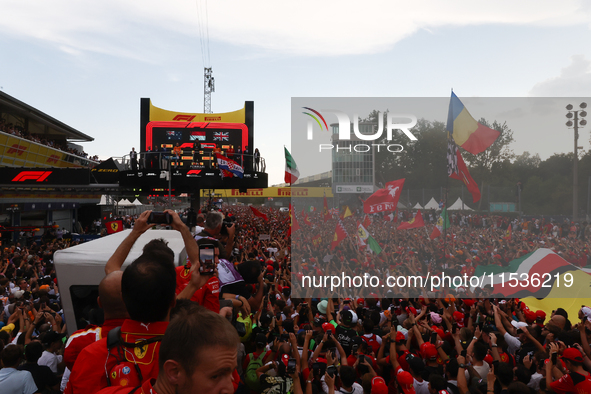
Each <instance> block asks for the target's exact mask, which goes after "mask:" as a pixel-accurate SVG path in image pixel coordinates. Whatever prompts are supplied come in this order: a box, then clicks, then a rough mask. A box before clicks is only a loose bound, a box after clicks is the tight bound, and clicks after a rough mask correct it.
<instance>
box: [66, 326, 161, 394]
mask: <svg viewBox="0 0 591 394" xmlns="http://www.w3.org/2000/svg"><path fill="white" fill-rule="evenodd" d="M167 326H168V322H155V323H140V322H137V321H134V320H130V319H127V320H125V321H124V322H123V325H122V326H121V340H122V341H124V342H131V343H134V342H139V341H141V340H144V339H150V338H152V337H154V336H158V335H164V331H166V327H167ZM118 350H119V349H117V348H116V347H115V348H113V349H111V351H110V352H109V351H108V349H107V338H103V339H101V340H100V341H98V342H95V343H93V344H91V345H89V346H86V347H85V348H84V349H83V350H82V352H80V355H79V356H78V359H77V360H76V363H75V364H74V368H73V369H72V373H71V374H70V380H69V382H68V385H67V386H66V389H65V390H64V393H67V394H94V393H96V392H97V391H99V390H100V389H102V388H105V387H107V386H108V383H107V376H106V373H111V371H112V370H113V368H114V367H115V366H116V365H117V364H119V361H118V360H117V355H118ZM159 350H160V341H158V342H153V343H149V344H147V345H145V346H143V347H136V348H125V349H124V352H123V353H124V358H125V359H124V360H120V361H123V362H125V361H127V362H131V363H134V362H135V363H136V364H137V365H138V366H139V368H140V370H141V372H142V378H143V381H146V380H149V379H152V378H154V379H156V377H158V354H159ZM128 388H129V387H128Z"/></svg>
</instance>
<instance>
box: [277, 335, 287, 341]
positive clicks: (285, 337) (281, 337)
mask: <svg viewBox="0 0 591 394" xmlns="http://www.w3.org/2000/svg"><path fill="white" fill-rule="evenodd" d="M279 340H280V341H282V342H288V341H289V334H281V336H280V337H279Z"/></svg>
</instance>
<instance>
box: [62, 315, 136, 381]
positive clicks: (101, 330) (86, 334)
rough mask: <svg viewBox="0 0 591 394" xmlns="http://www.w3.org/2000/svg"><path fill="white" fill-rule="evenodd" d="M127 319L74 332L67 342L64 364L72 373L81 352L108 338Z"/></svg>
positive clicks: (107, 322)
mask: <svg viewBox="0 0 591 394" xmlns="http://www.w3.org/2000/svg"><path fill="white" fill-rule="evenodd" d="M124 320H125V319H109V320H105V322H104V323H103V325H102V326H100V327H99V326H95V325H89V326H87V327H86V328H83V329H82V330H78V331H76V332H74V333H73V334H72V335H71V336H70V338H68V341H67V342H66V348H65V350H64V362H65V363H66V367H68V369H69V370H70V371H71V370H72V368H73V367H74V363H75V362H76V358H78V355H79V354H80V352H81V351H82V350H83V349H84V348H85V347H86V346H88V345H90V344H93V343H95V342H96V341H100V340H101V339H102V338H106V337H107V334H108V333H109V331H111V330H112V329H113V328H115V327H119V326H120V325H122V324H123V321H124Z"/></svg>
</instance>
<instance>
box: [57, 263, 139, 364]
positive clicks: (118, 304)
mask: <svg viewBox="0 0 591 394" xmlns="http://www.w3.org/2000/svg"><path fill="white" fill-rule="evenodd" d="M122 275H123V271H113V272H111V273H110V274H108V275H107V276H105V277H104V278H103V280H101V283H100V284H99V288H98V291H99V296H98V297H97V303H98V305H99V307H100V308H102V309H103V312H104V315H105V322H104V323H103V325H102V326H95V325H92V324H91V325H88V326H87V327H86V328H84V329H82V330H78V331H76V332H75V333H73V334H72V336H70V338H69V339H68V342H67V343H66V350H65V351H64V361H65V362H66V367H68V369H70V370H71V369H72V367H73V366H74V362H75V361H76V358H77V357H78V355H79V354H80V352H81V351H82V349H84V348H85V347H86V346H88V345H90V344H91V343H94V342H96V341H98V340H99V339H101V338H105V337H106V336H107V334H108V333H109V331H111V330H112V329H113V328H115V327H119V326H121V325H122V324H123V320H125V319H127V318H129V315H128V314H127V309H126V308H125V304H124V303H123V297H122V296H121V276H122Z"/></svg>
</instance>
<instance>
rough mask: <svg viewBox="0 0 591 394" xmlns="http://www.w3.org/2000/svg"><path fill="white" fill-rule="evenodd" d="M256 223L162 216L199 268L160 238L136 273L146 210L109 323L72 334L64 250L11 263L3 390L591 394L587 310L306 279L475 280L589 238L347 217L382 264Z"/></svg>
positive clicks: (325, 237)
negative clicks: (475, 275) (476, 273)
mask: <svg viewBox="0 0 591 394" xmlns="http://www.w3.org/2000/svg"><path fill="white" fill-rule="evenodd" d="M253 212H254V211H253V210H251V209H250V208H249V207H226V206H224V207H223V208H222V212H207V213H196V212H185V213H184V214H181V215H180V216H179V214H177V213H175V212H174V211H165V213H166V220H164V221H165V222H166V223H165V224H164V225H167V226H168V227H169V228H170V231H171V232H172V231H177V232H179V233H180V236H181V237H182V239H183V241H184V245H185V249H186V253H187V256H188V258H187V262H186V264H185V265H182V266H179V267H175V265H174V263H173V260H174V252H173V251H172V250H171V249H170V248H169V247H168V246H167V242H166V240H165V239H156V240H153V241H150V242H149V243H147V244H145V245H143V249H142V254H141V256H140V257H138V258H137V259H136V260H134V261H133V263H131V265H129V266H127V267H126V268H125V269H124V270H122V266H123V262H124V261H125V259H126V258H127V256H128V254H129V252H130V250H131V249H132V248H133V247H134V244H135V243H136V241H137V240H138V239H139V238H140V236H141V235H142V234H143V233H145V232H146V231H150V229H151V228H152V227H154V224H152V223H149V221H150V220H149V218H150V213H151V212H150V211H146V212H144V213H142V214H141V215H139V217H137V218H134V220H133V221H130V223H129V225H130V227H131V228H132V230H131V232H130V233H129V235H128V236H127V238H126V239H125V240H124V241H123V242H122V243H121V244H120V245H119V246H118V248H117V249H116V250H115V251H114V252H113V254H112V256H111V258H110V259H109V260H108V261H107V262H106V264H105V277H104V278H103V279H102V281H101V283H100V285H99V288H98V292H99V298H98V304H99V305H100V306H101V308H102V310H103V314H104V319H103V320H102V321H93V322H92V323H94V324H93V325H89V326H88V327H86V328H84V329H81V330H78V331H76V332H74V333H72V334H71V335H70V336H69V337H66V334H65V333H66V326H65V324H64V322H63V317H62V316H63V313H62V310H61V306H60V293H59V291H58V286H57V284H58V283H59V282H57V280H56V278H55V271H54V269H53V259H52V257H53V253H54V252H55V250H58V249H60V248H63V247H67V246H68V243H67V241H66V240H63V239H62V240H61V241H60V240H57V239H56V240H53V241H51V242H47V243H44V244H42V245H40V246H37V245H32V246H30V247H28V248H26V247H21V246H20V245H15V246H11V247H9V248H5V249H4V250H3V252H2V264H1V265H0V268H1V273H2V275H3V278H2V279H0V286H1V287H0V294H2V295H3V298H2V301H3V305H4V310H3V312H2V315H1V316H0V317H1V320H2V323H0V324H4V326H3V327H2V328H1V331H0V345H1V346H2V348H3V351H2V353H1V354H0V359H1V361H2V367H3V368H2V369H0V392H2V393H21V392H22V393H26V394H30V393H37V392H38V393H58V392H60V391H63V392H65V393H90V394H92V393H97V392H99V393H102V394H104V393H145V394H148V393H157V394H165V393H179V394H183V393H233V392H237V393H269V394H270V393H357V394H359V393H378V394H380V393H404V394H410V393H420V394H423V393H437V394H446V393H447V394H457V393H462V394H463V393H497V394H498V393H535V392H539V393H551V392H555V393H591V375H590V373H589V371H591V361H590V360H589V356H590V355H591V348H590V346H589V340H590V338H591V308H589V307H581V309H580V310H579V313H578V315H577V316H569V315H568V313H567V312H566V311H565V310H563V309H556V310H553V311H542V310H538V311H533V310H530V309H529V308H528V306H527V305H526V303H524V302H522V301H520V300H517V299H503V298H490V297H488V298H485V297H483V296H482V294H480V293H479V292H478V291H475V292H474V293H472V292H471V291H470V289H463V293H461V294H460V293H459V292H456V291H455V290H453V289H447V288H446V289H441V292H434V293H431V292H427V291H425V290H423V289H408V288H406V289H405V288H391V289H390V290H389V291H388V292H387V293H384V294H382V295H377V294H375V293H368V294H365V295H357V294H354V292H353V289H350V288H339V289H337V290H336V291H334V292H328V290H326V289H325V294H323V295H315V294H312V292H311V291H310V290H309V289H305V288H303V287H302V285H301V283H300V281H299V279H300V278H301V276H302V275H318V276H322V275H324V274H325V273H328V272H329V271H330V270H332V269H334V270H336V271H339V272H346V273H350V274H352V275H354V274H362V273H369V274H372V275H374V274H375V275H378V276H381V277H383V276H384V275H386V274H394V273H398V274H402V273H419V274H421V273H423V274H425V273H427V272H431V273H435V272H437V271H441V270H450V269H452V270H457V271H461V272H470V271H472V270H474V269H475V267H476V266H478V265H482V264H485V265H489V264H490V265H500V266H504V265H507V264H508V262H510V261H512V260H513V259H515V258H518V257H521V256H523V255H524V254H527V253H530V252H532V251H534V250H536V249H538V248H549V249H553V250H554V251H555V252H556V253H558V254H560V255H561V256H562V257H563V258H564V259H566V260H568V261H570V262H573V263H574V264H576V265H579V266H585V265H587V258H588V256H589V250H588V243H587V241H588V236H587V235H588V234H587V230H586V224H585V225H583V226H579V227H578V228H577V226H576V224H572V225H569V226H562V224H560V225H558V224H554V223H550V222H548V223H546V222H545V221H543V220H541V219H540V220H535V219H534V220H523V221H521V222H520V221H514V222H512V221H511V220H510V219H508V218H503V217H500V216H488V215H472V216H468V215H461V214H456V215H455V216H454V217H453V218H452V219H451V221H452V225H451V227H450V228H449V229H448V231H447V232H446V234H445V235H444V236H441V237H439V238H436V239H434V240H431V239H430V238H429V235H428V233H427V231H425V228H419V229H414V230H405V231H400V230H399V231H396V230H395V227H396V226H397V225H398V224H399V222H398V223H396V222H393V221H391V220H390V221H386V220H383V218H381V217H373V218H369V219H367V218H365V217H364V216H363V215H353V216H351V217H347V218H344V219H342V221H341V222H342V225H343V226H344V227H345V228H346V230H347V232H348V233H349V234H355V233H356V229H357V222H361V221H363V222H364V223H366V225H367V229H368V231H369V232H370V233H371V234H372V235H373V236H374V238H375V239H376V240H377V241H378V243H379V244H380V245H381V247H382V249H383V251H382V252H381V253H379V254H372V253H370V252H369V249H368V248H367V247H365V248H363V247H360V246H359V245H358V244H357V243H356V241H355V238H353V237H349V238H348V239H346V240H344V241H342V242H341V243H339V245H338V246H336V247H333V248H331V247H330V241H332V240H333V236H334V232H335V224H336V222H337V220H332V219H331V220H328V221H324V220H323V216H322V213H320V212H316V213H304V212H302V213H301V214H300V213H292V215H293V216H295V217H296V218H297V220H298V222H299V227H300V228H299V230H296V229H294V228H292V229H291V234H290V235H288V234H289V232H290V222H291V221H290V213H289V212H287V213H285V212H280V211H278V210H276V209H271V208H264V207H263V208H259V210H258V211H256V216H255V214H253ZM427 215H428V214H427ZM306 216H308V217H307V218H306ZM402 219H404V217H401V218H400V220H402ZM434 219H435V218H433V220H434ZM429 220H430V218H429V217H428V216H427V218H426V221H427V222H428V221H429ZM308 223H309V224H308ZM510 224H511V226H512V233H511V235H510V236H509V237H508V236H507V229H508V227H509V225H510ZM554 227H557V229H556V230H555V229H554ZM563 227H564V228H565V231H562V230H561V229H562V228H563ZM572 227H574V229H572ZM190 229H191V230H193V231H191V230H190ZM561 231H562V232H561ZM573 231H574V233H573ZM555 232H556V233H555ZM318 236H320V242H317V239H318ZM91 242H92V241H91ZM72 324H73V323H72ZM72 331H73V330H70V332H72Z"/></svg>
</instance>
